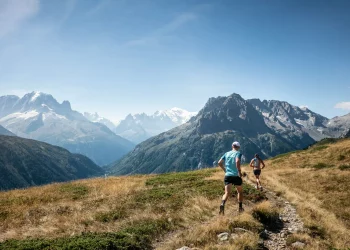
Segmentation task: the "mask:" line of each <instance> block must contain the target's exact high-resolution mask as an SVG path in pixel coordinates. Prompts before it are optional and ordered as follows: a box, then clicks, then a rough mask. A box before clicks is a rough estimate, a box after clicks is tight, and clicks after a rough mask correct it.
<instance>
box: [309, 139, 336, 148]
mask: <svg viewBox="0 0 350 250" xmlns="http://www.w3.org/2000/svg"><path fill="white" fill-rule="evenodd" d="M337 141H339V139H337V138H324V139H322V140H320V141H319V142H317V143H315V144H314V145H317V146H320V145H326V144H332V143H336V142H337Z"/></svg>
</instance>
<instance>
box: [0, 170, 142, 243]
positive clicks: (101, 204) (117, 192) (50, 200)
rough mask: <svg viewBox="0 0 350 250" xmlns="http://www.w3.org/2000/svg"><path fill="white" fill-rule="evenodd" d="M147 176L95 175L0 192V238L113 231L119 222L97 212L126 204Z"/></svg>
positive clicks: (140, 187)
mask: <svg viewBox="0 0 350 250" xmlns="http://www.w3.org/2000/svg"><path fill="white" fill-rule="evenodd" d="M146 179H147V177H145V176H131V177H110V178H107V179H102V178H97V179H89V180H82V181H76V182H72V183H68V184H52V185H46V186H41V187H33V188H29V189H23V190H12V191H8V192H0V210H1V211H2V214H3V216H2V218H1V224H0V240H5V239H9V238H16V239H19V238H26V237H29V236H30V237H42V236H45V237H47V238H50V237H59V236H67V235H75V234H79V233H81V232H84V231H87V230H88V231H90V232H102V231H104V232H105V231H113V230H116V229H118V227H119V225H118V223H113V224H112V225H111V224H106V223H102V222H99V221H96V220H95V216H96V214H98V213H100V212H104V211H105V212H106V211H111V210H114V209H116V208H117V207H119V206H120V205H121V204H122V203H124V204H125V203H127V201H128V197H129V196H130V195H132V194H133V193H135V192H137V191H138V190H141V189H144V188H145V180H146ZM62 187H69V188H68V189H67V190H66V189H63V188H62ZM79 188H81V189H79ZM87 190H88V191H87ZM76 191H77V192H76ZM80 196H81V197H80Z"/></svg>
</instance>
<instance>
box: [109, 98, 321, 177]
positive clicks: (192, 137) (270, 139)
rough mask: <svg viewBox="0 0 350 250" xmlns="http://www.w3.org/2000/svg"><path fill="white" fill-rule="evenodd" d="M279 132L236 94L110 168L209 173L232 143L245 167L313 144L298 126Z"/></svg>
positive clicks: (129, 171)
mask: <svg viewBox="0 0 350 250" xmlns="http://www.w3.org/2000/svg"><path fill="white" fill-rule="evenodd" d="M261 105H262V104H261ZM264 105H265V104H264ZM265 106H266V105H265ZM281 112H282V111H281ZM280 124H282V122H281V123H280ZM279 126H282V127H283V128H284V129H285V130H284V131H279V130H278V129H275V128H274V127H272V126H270V125H269V124H268V123H266V120H265V118H264V116H263V115H262V113H261V112H260V111H258V110H257V109H256V108H254V107H253V106H252V105H251V104H250V102H249V101H246V100H244V99H243V98H242V97H241V96H239V95H238V94H232V95H230V96H228V97H217V98H210V99H209V100H208V102H207V103H206V105H205V106H204V108H203V109H202V110H201V111H200V112H199V113H198V114H197V115H196V116H195V117H192V118H191V119H190V121H189V122H187V123H185V124H184V125H181V126H179V127H176V128H174V129H172V130H169V131H167V132H165V133H162V134H160V135H158V136H154V137H152V138H150V139H148V140H146V141H144V142H142V143H140V144H139V145H137V146H136V147H135V149H134V150H133V151H132V152H130V153H129V154H128V155H126V156H125V157H123V158H122V159H121V160H120V161H118V162H116V163H114V164H111V165H110V166H109V168H110V169H111V171H112V172H113V173H114V174H119V175H122V174H147V173H164V172H170V171H185V170H193V169H197V168H204V167H212V165H213V162H214V161H217V160H218V159H219V158H220V157H221V156H222V155H223V154H224V153H225V152H227V151H229V150H230V149H231V144H232V142H233V141H239V142H240V143H241V153H242V154H243V156H244V157H243V159H245V161H246V162H248V161H250V159H251V158H253V156H254V154H255V153H259V154H260V155H261V156H263V157H264V158H266V157H270V156H274V155H277V154H281V153H285V152H288V151H291V150H296V149H302V148H304V147H307V146H308V145H310V144H311V143H314V140H313V139H312V138H311V137H310V136H309V135H308V134H307V133H306V132H304V131H300V129H297V127H296V126H295V127H288V126H286V125H285V124H282V125H279Z"/></svg>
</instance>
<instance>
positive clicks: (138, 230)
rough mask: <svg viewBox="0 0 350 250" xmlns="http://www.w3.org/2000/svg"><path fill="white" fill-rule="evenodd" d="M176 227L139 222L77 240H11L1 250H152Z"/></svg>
mask: <svg viewBox="0 0 350 250" xmlns="http://www.w3.org/2000/svg"><path fill="white" fill-rule="evenodd" d="M175 227H176V225H175V224H173V223H170V222H169V221H168V220H167V219H166V218H162V219H158V220H144V221H139V222H135V223H133V224H132V225H130V226H129V227H127V228H125V229H123V230H121V231H119V232H116V233H84V234H82V235H79V236H75V237H65V238H58V239H53V240H48V239H29V240H7V241H5V242H3V243H0V249H1V250H2V249H4V250H5V249H7V250H11V249H19V250H43V249H45V250H49V249H50V250H51V249H60V250H61V249H62V250H68V249H69V250H96V249H108V250H109V249H120V250H131V249H132V250H141V249H145V250H148V249H152V241H153V240H154V239H155V238H157V237H159V236H161V235H163V234H165V233H167V232H169V231H171V230H173V229H174V228H175Z"/></svg>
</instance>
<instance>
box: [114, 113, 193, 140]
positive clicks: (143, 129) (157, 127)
mask: <svg viewBox="0 0 350 250" xmlns="http://www.w3.org/2000/svg"><path fill="white" fill-rule="evenodd" d="M196 114H197V113H196V112H189V111H186V110H184V109H180V108H172V109H169V110H161V111H156V112H155V113H154V114H152V115H147V114H145V113H141V114H135V115H131V114H129V115H128V116H127V117H126V118H125V119H123V120H121V121H120V122H119V123H118V124H117V126H116V128H115V129H114V131H115V133H116V134H117V135H120V136H122V137H124V138H126V139H128V140H130V141H132V142H134V143H135V144H138V143H140V142H142V141H145V140H146V139H148V138H150V137H152V136H155V135H158V134H160V133H163V132H165V131H168V130H170V129H172V128H174V127H177V126H179V125H182V124H184V123H185V122H187V121H188V120H189V119H190V118H191V117H192V116H194V115H196Z"/></svg>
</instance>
